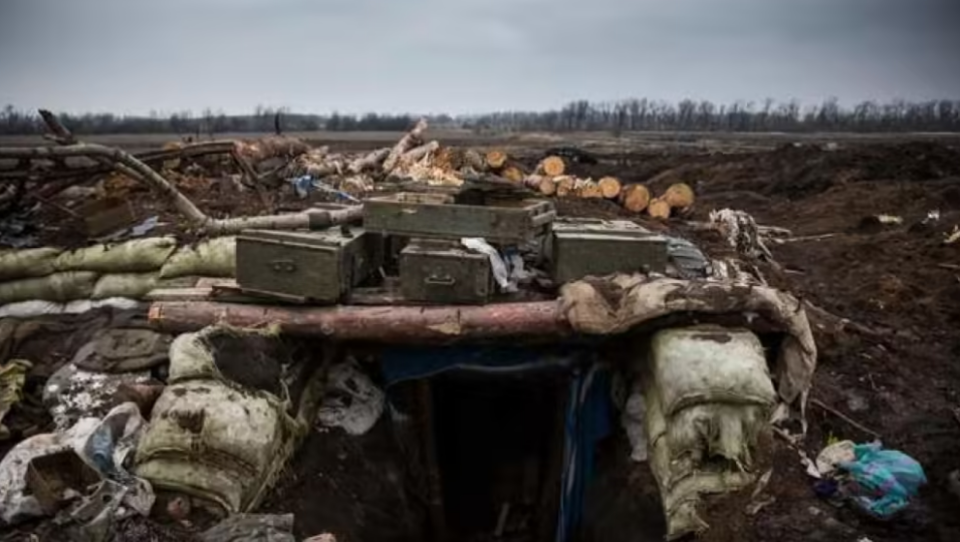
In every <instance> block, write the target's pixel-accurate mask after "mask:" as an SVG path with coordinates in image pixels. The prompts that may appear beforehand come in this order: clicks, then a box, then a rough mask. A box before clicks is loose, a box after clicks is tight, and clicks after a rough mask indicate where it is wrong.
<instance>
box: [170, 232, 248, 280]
mask: <svg viewBox="0 0 960 542" xmlns="http://www.w3.org/2000/svg"><path fill="white" fill-rule="evenodd" d="M236 254H237V238H236V237H217V238H215V239H210V240H207V241H203V242H200V243H198V244H197V245H195V246H185V247H181V248H180V249H179V250H177V251H176V252H174V253H173V255H172V256H170V259H169V260H167V262H166V263H165V264H163V268H162V269H160V278H164V279H169V278H176V277H183V276H187V275H202V276H205V277H233V276H235V275H236V271H235V270H236Z"/></svg>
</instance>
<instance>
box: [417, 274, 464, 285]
mask: <svg viewBox="0 0 960 542" xmlns="http://www.w3.org/2000/svg"><path fill="white" fill-rule="evenodd" d="M423 282H425V283H427V284H434V285H437V286H453V285H454V284H456V283H457V279H455V278H453V277H451V276H450V275H445V276H442V277H438V276H436V275H430V276H429V277H427V278H425V279H423Z"/></svg>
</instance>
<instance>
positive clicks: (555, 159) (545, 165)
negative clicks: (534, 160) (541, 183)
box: [537, 156, 567, 177]
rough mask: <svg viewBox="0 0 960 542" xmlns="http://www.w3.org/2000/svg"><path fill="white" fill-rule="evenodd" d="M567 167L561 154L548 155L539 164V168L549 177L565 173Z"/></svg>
mask: <svg viewBox="0 0 960 542" xmlns="http://www.w3.org/2000/svg"><path fill="white" fill-rule="evenodd" d="M566 168H567V166H566V164H564V163H563V158H560V157H559V156H548V157H546V158H544V159H543V160H541V161H540V164H539V165H538V166H537V170H538V171H539V172H540V173H542V174H544V175H546V176H548V177H556V176H558V175H563V173H564V171H566Z"/></svg>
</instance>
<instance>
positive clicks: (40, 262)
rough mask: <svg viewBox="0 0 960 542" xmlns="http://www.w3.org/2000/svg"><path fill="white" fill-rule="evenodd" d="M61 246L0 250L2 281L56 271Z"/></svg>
mask: <svg viewBox="0 0 960 542" xmlns="http://www.w3.org/2000/svg"><path fill="white" fill-rule="evenodd" d="M59 255H60V249H59V248H52V247H44V248H26V249H10V250H4V251H2V252H0V281H10V280H15V279H25V278H31V277H45V276H47V275H50V274H52V273H54V272H55V271H56V267H55V263H56V261H57V256H59Z"/></svg>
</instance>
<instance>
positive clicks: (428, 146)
mask: <svg viewBox="0 0 960 542" xmlns="http://www.w3.org/2000/svg"><path fill="white" fill-rule="evenodd" d="M439 148H440V142H438V141H431V142H429V143H424V144H423V145H420V146H419V147H415V148H413V149H410V150H409V151H407V152H406V153H404V155H403V158H402V159H401V162H404V163H407V164H411V163H413V162H416V161H418V160H420V159H421V158H423V157H425V156H427V155H429V154H430V153H432V152H434V151H436V150H437V149H439Z"/></svg>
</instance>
